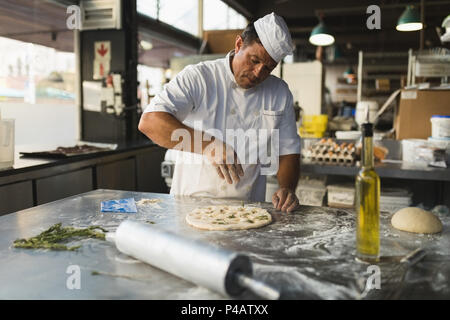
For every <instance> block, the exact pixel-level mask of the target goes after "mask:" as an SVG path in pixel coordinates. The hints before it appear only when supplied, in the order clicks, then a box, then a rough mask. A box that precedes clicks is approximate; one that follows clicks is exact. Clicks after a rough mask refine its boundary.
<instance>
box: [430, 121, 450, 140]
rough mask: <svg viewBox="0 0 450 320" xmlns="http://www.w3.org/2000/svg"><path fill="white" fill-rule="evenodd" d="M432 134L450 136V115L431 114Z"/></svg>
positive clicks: (440, 136) (433, 135)
mask: <svg viewBox="0 0 450 320" xmlns="http://www.w3.org/2000/svg"><path fill="white" fill-rule="evenodd" d="M431 136H432V137H433V138H450V116H431Z"/></svg>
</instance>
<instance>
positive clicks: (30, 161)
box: [0, 141, 168, 215]
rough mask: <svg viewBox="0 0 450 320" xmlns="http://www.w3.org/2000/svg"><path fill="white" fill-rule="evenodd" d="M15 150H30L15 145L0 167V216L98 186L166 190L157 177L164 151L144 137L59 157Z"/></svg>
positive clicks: (135, 189)
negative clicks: (10, 163)
mask: <svg viewBox="0 0 450 320" xmlns="http://www.w3.org/2000/svg"><path fill="white" fill-rule="evenodd" d="M35 149H36V148H34V150H33V151H35ZM41 150H52V148H45V149H41ZM20 151H30V150H25V149H21V148H20V147H18V148H17V150H16V160H15V164H14V167H13V168H11V169H6V170H2V171H0V215H2V214H7V213H10V212H14V211H17V210H21V209H26V208H29V207H32V206H36V205H40V204H43V203H47V202H51V201H55V200H58V199H62V198H65V197H68V196H72V195H76V194H80V193H83V192H88V191H91V190H95V189H98V188H108V189H114V190H128V191H146V192H160V193H166V192H168V188H167V186H166V183H165V181H164V179H163V178H162V177H161V163H162V161H164V156H165V152H166V149H164V148H161V147H159V146H158V145H156V144H154V143H152V142H150V141H144V142H135V143H126V144H120V145H118V147H117V148H116V149H115V150H111V151H105V152H97V153H90V154H85V155H79V156H73V157H69V158H64V159H36V158H20V157H19V152H20Z"/></svg>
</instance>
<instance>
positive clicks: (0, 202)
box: [0, 181, 33, 216]
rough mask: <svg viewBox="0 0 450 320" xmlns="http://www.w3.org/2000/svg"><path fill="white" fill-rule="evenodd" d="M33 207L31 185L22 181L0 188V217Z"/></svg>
mask: <svg viewBox="0 0 450 320" xmlns="http://www.w3.org/2000/svg"><path fill="white" fill-rule="evenodd" d="M32 206H33V183H32V182H31V181H24V182H18V183H12V184H8V185H5V186H0V216H1V215H4V214H7V213H10V212H14V211H18V210H22V209H26V208H29V207H32Z"/></svg>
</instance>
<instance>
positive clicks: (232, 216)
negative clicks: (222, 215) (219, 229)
mask: <svg viewBox="0 0 450 320" xmlns="http://www.w3.org/2000/svg"><path fill="white" fill-rule="evenodd" d="M228 218H230V219H232V218H236V216H235V215H234V214H232V215H231V216H228Z"/></svg>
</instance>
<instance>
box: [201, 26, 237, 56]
mask: <svg viewBox="0 0 450 320" xmlns="http://www.w3.org/2000/svg"><path fill="white" fill-rule="evenodd" d="M242 31H244V30H242V29H236V30H208V31H203V39H205V40H206V41H207V43H208V46H209V49H210V50H211V53H228V52H230V51H231V50H233V49H234V43H235V42H236V37H237V36H238V35H240V34H241V33H242Z"/></svg>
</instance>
